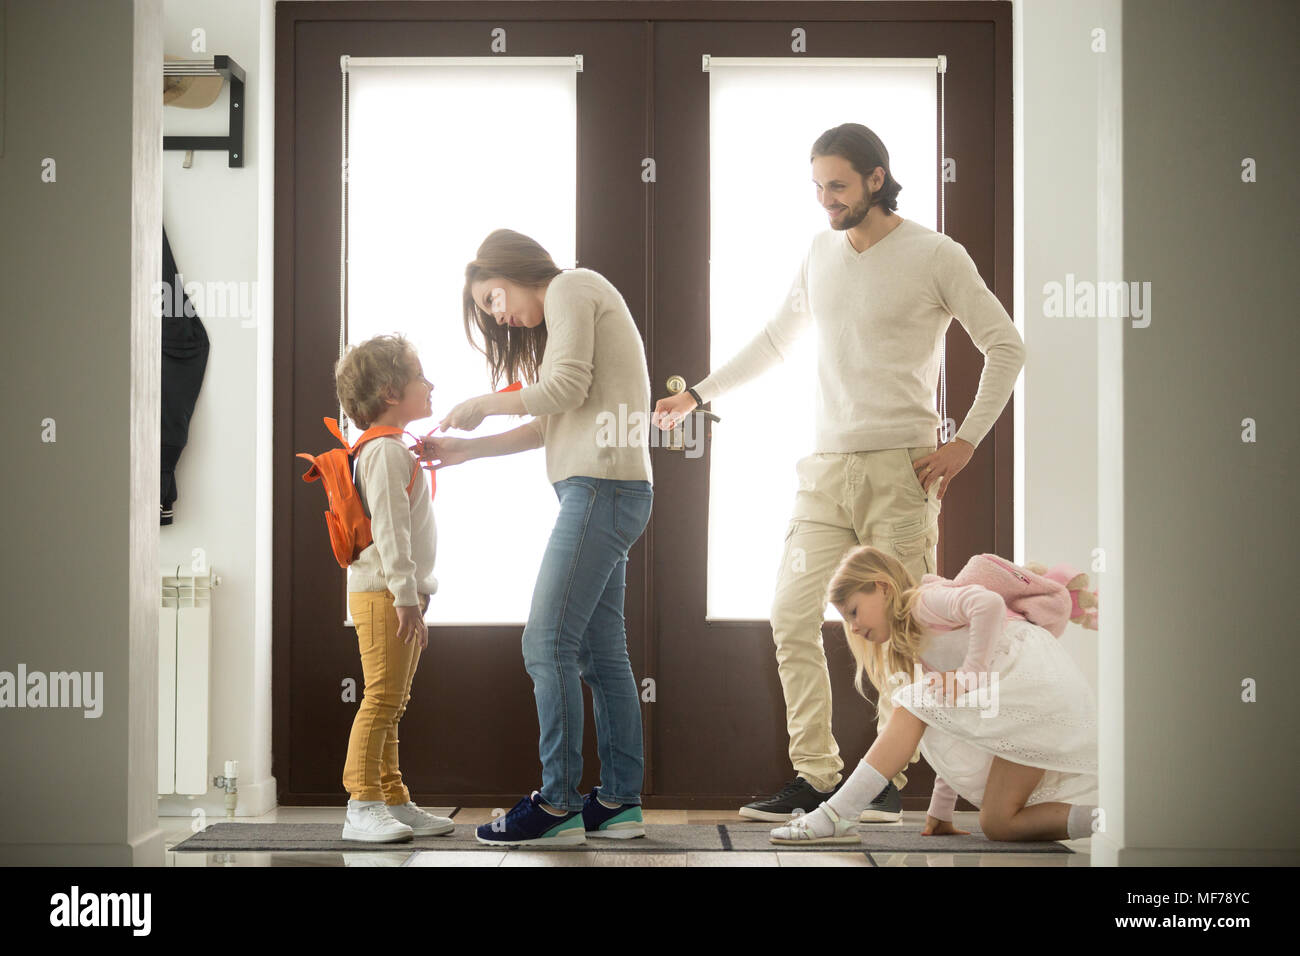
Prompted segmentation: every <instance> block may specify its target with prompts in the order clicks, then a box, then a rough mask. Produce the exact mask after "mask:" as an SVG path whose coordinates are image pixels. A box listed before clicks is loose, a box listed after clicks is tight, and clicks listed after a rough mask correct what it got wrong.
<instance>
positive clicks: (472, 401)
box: [438, 395, 491, 432]
mask: <svg viewBox="0 0 1300 956" xmlns="http://www.w3.org/2000/svg"><path fill="white" fill-rule="evenodd" d="M490 398H491V396H490V395H476V396H474V397H473V398H467V399H466V400H465V401H463V402H461V403H460V404H459V405H457V406H456V407H455V408H453V409H452V410H451V411H449V412H448V413H447V415H446V417H444V418H443V420H442V421H441V422H440V423H439V425H438V427H439V428H441V429H442V430H443V431H446V430H447V429H448V428H454V429H456V430H457V431H462V432H472V431H473V430H474V429H476V428H478V426H479V425H481V424H482V423H483V419H485V418H487V416H488V415H489V414H490V413H491V408H490V407H489V405H488V399H490Z"/></svg>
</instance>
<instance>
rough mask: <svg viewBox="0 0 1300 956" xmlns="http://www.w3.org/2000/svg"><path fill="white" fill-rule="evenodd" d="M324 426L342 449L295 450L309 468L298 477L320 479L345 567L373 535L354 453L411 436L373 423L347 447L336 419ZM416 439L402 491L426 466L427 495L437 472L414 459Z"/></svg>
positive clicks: (433, 491)
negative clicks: (412, 462) (396, 437)
mask: <svg viewBox="0 0 1300 956" xmlns="http://www.w3.org/2000/svg"><path fill="white" fill-rule="evenodd" d="M521 388H523V383H522V382H512V383H511V384H509V385H507V386H506V387H505V388H499V389H497V391H498V392H516V391H518V390H519V389H521ZM324 421H325V427H326V428H328V429H329V430H330V434H332V435H333V436H334V437H335V438H337V439H338V440H339V444H340V445H342V446H343V447H342V448H331V449H330V450H329V451H327V452H323V453H322V454H319V455H309V454H307V453H306V452H298V456H297V457H299V458H305V459H307V460H308V461H309V462H311V467H310V468H308V469H307V473H306V474H304V475H303V476H302V480H303V481H316V480H317V479H320V482H321V484H323V485H324V486H325V495H326V497H328V498H329V503H330V507H329V510H328V511H326V512H325V525H326V527H328V528H329V533H330V545H331V546H332V547H333V548H334V559H335V560H336V561H338V563H339V567H342V568H346V567H347V566H348V565H350V564H351V563H352V562H353V561H355V560H356V559H357V558H359V557H360V556H361V552H362V551H364V550H366V548H368V547H370V544H371V542H372V541H373V540H374V538H372V537H371V534H370V517H369V516H368V515H367V514H366V512H365V509H364V508H362V507H361V496H360V494H358V492H357V485H356V479H355V478H354V476H353V472H352V468H353V463H354V461H355V459H356V457H357V453H358V452H360V451H361V446H362V445H364V444H365V443H366V442H368V441H370V440H371V439H372V438H383V437H385V436H387V435H411V433H410V432H408V431H405V430H404V429H401V428H398V427H397V426H396V425H375V426H372V427H371V428H367V429H366V430H365V431H364V432H363V433H362V434H361V437H360V438H358V439H357V440H356V443H355V444H353V445H352V447H351V448H349V447H348V443H347V442H346V441H344V440H343V435H342V434H341V433H340V432H339V423H338V421H337V420H336V419H333V418H326V419H325V420H324ZM411 437H412V438H414V439H415V440H416V442H417V444H416V445H413V446H411V449H410V450H411V451H413V452H417V460H416V462H415V471H414V472H412V474H411V480H410V481H409V482H408V483H407V485H406V493H407V494H408V495H409V494H410V493H411V488H412V487H413V486H414V485H415V479H416V477H418V476H419V474H420V468H421V467H428V469H429V498H430V499H431V500H432V498H433V496H434V495H435V494H436V493H437V491H438V477H437V475H438V473H437V472H436V471H435V470H434V469H433V467H432V466H431V465H430V466H425V465H423V463H422V462H420V461H419V459H418V449H420V448H422V447H423V445H424V439H422V438H421V437H420V436H419V435H411Z"/></svg>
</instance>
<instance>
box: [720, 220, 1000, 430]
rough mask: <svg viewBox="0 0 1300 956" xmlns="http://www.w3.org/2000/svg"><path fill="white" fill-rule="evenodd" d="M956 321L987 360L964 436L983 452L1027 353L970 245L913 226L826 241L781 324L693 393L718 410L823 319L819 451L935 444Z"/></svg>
mask: <svg viewBox="0 0 1300 956" xmlns="http://www.w3.org/2000/svg"><path fill="white" fill-rule="evenodd" d="M954 316H955V317H956V319H957V321H958V322H960V323H961V324H962V326H963V327H964V328H965V329H966V332H967V334H969V335H970V337H971V341H972V342H974V343H975V345H976V347H977V348H978V349H979V350H980V351H981V352H982V353H983V354H984V370H983V372H982V373H981V374H980V382H979V390H978V392H977V393H976V395H975V401H974V402H973V403H972V404H971V407H970V411H969V412H968V413H967V415H966V419H965V421H963V422H962V425H961V427H960V428H958V429H957V433H956V437H957V438H962V439H965V440H966V441H968V442H970V443H971V444H972V445H978V444H979V443H980V440H981V439H982V438H983V437H984V436H985V435H986V434H987V433H988V431H989V429H990V428H992V427H993V423H994V422H995V421H996V420H997V417H998V415H1000V414H1001V413H1002V409H1003V407H1004V406H1005V405H1006V403H1007V399H1009V398H1010V397H1011V392H1012V390H1013V389H1014V387H1015V384H1016V376H1017V375H1019V374H1020V368H1021V366H1022V365H1024V357H1025V346H1024V343H1023V342H1022V341H1021V339H1020V333H1019V332H1017V331H1016V327H1015V324H1014V323H1013V322H1012V321H1011V317H1010V316H1009V315H1007V312H1006V310H1005V309H1003V308H1002V304H1001V303H1000V302H999V301H998V300H997V298H996V297H995V296H994V295H993V293H992V292H990V291H989V289H988V287H987V286H986V285H985V284H984V280H983V279H981V278H980V274H979V271H978V270H977V269H976V268H975V263H974V262H973V261H972V260H971V257H970V255H969V254H968V253H967V252H966V249H965V248H964V247H963V246H962V245H961V244H960V243H958V242H955V241H954V240H953V239H951V238H949V237H948V236H945V235H943V234H942V233H938V232H935V231H934V230H932V229H927V228H925V227H924V226H922V225H920V224H919V223H916V222H913V221H912V220H910V219H904V220H903V221H902V222H901V223H899V224H898V225H897V226H895V227H894V228H893V229H892V230H891V231H890V232H888V233H886V234H885V235H884V237H882V238H880V239H877V240H876V241H875V242H874V243H873V244H872V245H870V246H868V247H867V248H866V249H864V250H863V251H862V252H858V251H857V250H855V249H854V248H853V246H852V244H850V242H849V238H848V234H847V232H844V231H836V230H826V231H824V232H822V233H819V234H818V235H817V236H816V237H814V239H813V241H812V244H811V246H810V248H809V250H808V252H807V253H806V254H805V256H804V260H803V263H802V264H801V265H800V267H799V270H798V272H797V273H796V275H795V281H794V285H793V287H792V288H791V292H790V295H789V296H787V297H786V299H785V302H784V303H783V304H782V306H781V310H780V311H779V312H778V313H777V315H776V317H775V318H773V319H772V320H771V321H770V322H768V323H767V325H766V326H765V327H764V328H762V329H760V330H759V332H758V334H757V335H756V336H755V337H754V338H753V339H752V340H751V341H750V342H749V343H748V344H747V345H746V346H744V348H742V349H741V350H740V351H739V352H738V353H736V355H735V357H733V358H732V359H731V360H730V361H728V362H727V363H726V364H725V365H723V366H722V367H721V368H719V369H716V370H715V371H714V372H713V373H712V374H711V375H709V376H708V377H707V378H705V379H704V380H703V381H701V382H700V383H699V384H698V385H696V386H695V390H696V391H697V392H698V393H699V395H700V398H701V400H702V401H705V402H709V401H712V400H713V399H714V398H717V397H718V396H720V395H722V394H724V393H725V392H728V391H730V390H732V389H733V388H736V387H737V386H738V385H741V384H743V383H745V382H747V381H749V380H750V379H752V378H755V377H756V376H758V375H759V374H761V373H762V372H764V371H766V370H767V369H769V368H771V367H772V366H773V365H775V364H776V363H777V362H781V361H784V360H785V358H786V356H787V355H788V354H789V352H790V348H791V346H792V345H793V344H794V342H795V340H796V339H797V338H798V337H799V336H800V335H802V334H803V333H804V332H805V331H807V329H808V327H809V326H811V325H813V324H814V320H815V325H816V327H817V406H816V442H815V448H814V451H816V452H854V451H875V450H877V449H884V448H911V447H916V446H918V445H930V444H933V443H934V442H935V432H936V429H937V428H938V427H939V424H940V422H939V415H938V413H937V412H936V411H935V407H934V394H935V386H936V385H937V384H938V381H939V344H940V342H941V341H942V339H943V336H944V333H945V332H947V330H948V324H949V322H950V321H951V320H952V318H953V317H954Z"/></svg>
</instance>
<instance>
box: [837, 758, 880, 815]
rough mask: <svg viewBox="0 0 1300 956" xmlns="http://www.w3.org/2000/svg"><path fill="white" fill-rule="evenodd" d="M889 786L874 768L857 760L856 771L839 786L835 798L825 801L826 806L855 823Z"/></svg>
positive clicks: (863, 761)
mask: <svg viewBox="0 0 1300 956" xmlns="http://www.w3.org/2000/svg"><path fill="white" fill-rule="evenodd" d="M887 786H889V781H888V780H886V779H885V778H884V777H883V776H881V774H880V772H879V771H878V770H876V768H875V767H873V766H871V764H869V763H867V762H866V761H865V760H859V761H858V766H857V769H856V770H854V771H853V774H852V775H851V776H850V777H849V779H848V780H845V781H844V783H843V784H841V785H840V789H839V791H838V792H837V793H836V794H835V796H833V797H831V798H830V799H829V800H827V801H826V805H827V806H829V807H830V808H831V809H832V810H834V811H835V812H836V813H838V814H839V815H840V816H841V817H843V818H844V819H845V820H852V821H853V822H854V823H856V822H857V820H858V817H859V816H860V815H861V813H862V811H863V810H865V809H866V808H867V807H869V806H870V805H871V801H872V800H874V799H876V797H877V796H879V795H880V791H881V790H884V789H885V787H887Z"/></svg>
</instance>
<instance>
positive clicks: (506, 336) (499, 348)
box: [463, 229, 564, 389]
mask: <svg viewBox="0 0 1300 956" xmlns="http://www.w3.org/2000/svg"><path fill="white" fill-rule="evenodd" d="M563 271H564V270H563V269H561V268H559V267H558V266H557V265H556V264H555V261H554V260H553V259H552V258H551V255H550V253H549V252H547V251H546V250H545V249H544V248H542V246H541V245H540V244H539V243H538V242H537V241H536V240H535V239H532V238H530V237H528V236H525V235H524V234H523V233H519V232H515V231H514V230H513V229H497V230H495V231H493V232H491V233H489V234H488V237H487V238H486V239H484V240H483V244H482V245H480V246H479V247H478V252H476V253H475V255H474V259H473V261H471V262H470V263H469V264H468V265H466V266H465V291H464V295H463V300H464V310H465V337H466V338H467V339H469V344H470V345H471V346H472V347H473V348H474V349H475V350H476V351H478V352H480V353H482V354H483V356H484V357H485V358H486V359H487V366H488V375H489V376H490V377H491V380H492V386H491V387H492V388H493V389H496V388H497V385H498V383H500V382H501V381H502V380H503V379H504V380H505V383H506V384H509V383H511V382H515V381H522V382H524V383H526V384H529V385H532V384H535V383H536V382H537V370H538V368H539V367H540V366H541V364H542V356H543V354H544V353H545V351H546V322H545V321H542V322H539V323H538V324H537V325H536V326H535V327H534V328H531V329H526V328H511V327H510V326H503V325H498V324H497V321H496V319H494V318H493V317H492V316H490V315H488V314H487V312H485V311H483V307H482V306H481V305H479V304H478V303H477V302H475V301H474V293H473V291H472V290H473V285H474V283H475V282H478V281H479V280H481V279H509V280H510V281H511V282H514V283H516V284H517V285H521V286H531V287H532V288H540V287H541V286H543V285H545V284H546V283H547V282H548V281H549V280H551V279H553V278H555V277H556V276H557V275H559V274H560V273H561V272H563ZM475 329H477V330H478V332H479V335H480V336H481V337H482V344H481V345H480V344H479V343H478V342H477V341H475V338H474V330H475Z"/></svg>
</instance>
